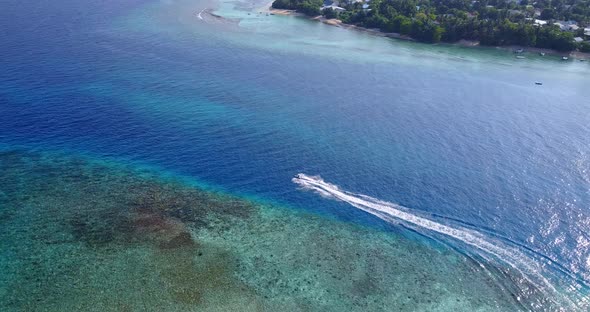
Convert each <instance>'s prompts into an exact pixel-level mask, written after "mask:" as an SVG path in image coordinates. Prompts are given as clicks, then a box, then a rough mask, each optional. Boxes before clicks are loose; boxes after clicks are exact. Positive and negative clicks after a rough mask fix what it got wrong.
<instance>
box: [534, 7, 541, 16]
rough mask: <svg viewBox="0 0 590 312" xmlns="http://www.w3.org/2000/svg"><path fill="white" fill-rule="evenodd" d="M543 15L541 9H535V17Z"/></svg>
mask: <svg viewBox="0 0 590 312" xmlns="http://www.w3.org/2000/svg"><path fill="white" fill-rule="evenodd" d="M537 16H541V9H535V17H537Z"/></svg>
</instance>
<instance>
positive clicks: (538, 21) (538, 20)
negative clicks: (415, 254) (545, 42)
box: [535, 19, 547, 26]
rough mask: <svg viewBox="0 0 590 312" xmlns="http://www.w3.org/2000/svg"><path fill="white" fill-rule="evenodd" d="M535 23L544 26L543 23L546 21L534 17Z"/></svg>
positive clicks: (545, 23)
mask: <svg viewBox="0 0 590 312" xmlns="http://www.w3.org/2000/svg"><path fill="white" fill-rule="evenodd" d="M535 25H538V26H545V25H547V21H544V20H540V19H536V20H535Z"/></svg>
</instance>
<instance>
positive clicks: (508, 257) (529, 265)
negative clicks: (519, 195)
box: [292, 173, 556, 292]
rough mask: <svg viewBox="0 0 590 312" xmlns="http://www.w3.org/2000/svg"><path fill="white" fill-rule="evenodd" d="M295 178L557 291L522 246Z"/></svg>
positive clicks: (318, 181)
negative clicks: (477, 252)
mask: <svg viewBox="0 0 590 312" xmlns="http://www.w3.org/2000/svg"><path fill="white" fill-rule="evenodd" d="M292 181H293V182H294V183H296V184H298V185H299V186H301V187H302V188H303V189H307V190H312V191H315V192H317V193H318V194H320V195H322V196H324V197H328V198H333V199H336V200H340V201H343V202H346V203H348V204H350V205H352V206H354V207H356V208H358V209H361V210H363V211H365V212H368V213H370V214H372V215H374V216H376V217H378V218H380V219H382V220H384V221H386V222H390V223H401V224H403V225H405V226H408V227H410V228H412V229H414V230H416V231H418V232H422V233H424V230H428V231H434V232H436V233H439V234H443V235H445V236H449V237H452V238H454V239H456V240H458V241H460V242H462V243H465V244H468V245H470V246H472V247H474V248H476V249H478V250H480V251H483V253H480V254H481V256H483V257H485V258H487V256H490V255H491V256H494V257H496V258H497V259H498V260H500V261H503V262H505V263H507V264H508V265H510V266H511V267H513V268H514V269H516V270H518V271H519V272H521V274H523V276H525V277H526V278H527V279H528V280H529V282H531V283H534V284H536V286H537V287H539V288H541V289H544V290H545V291H547V290H549V291H552V292H554V291H556V290H555V288H554V287H553V285H552V284H551V283H550V282H549V281H548V280H547V279H546V278H545V277H543V275H542V274H541V272H542V270H543V264H542V263H540V262H538V261H536V260H534V259H532V258H531V257H529V256H527V255H526V254H525V253H524V252H522V251H520V250H518V248H516V247H514V246H510V245H508V244H507V243H505V242H502V241H498V240H494V239H493V238H490V237H487V236H485V235H484V234H482V233H479V232H477V231H474V230H472V229H468V228H462V227H458V226H449V225H445V224H441V223H439V222H436V221H433V220H430V219H428V218H425V217H421V216H418V215H416V214H413V213H411V212H409V211H410V209H409V208H406V207H402V206H400V205H397V204H394V203H390V202H386V201H382V200H379V199H376V198H373V197H371V196H367V195H363V194H355V193H352V192H348V191H345V190H341V189H340V188H339V187H338V186H336V185H334V184H331V183H328V182H325V181H324V180H323V179H322V178H321V177H319V176H309V175H305V174H302V173H300V174H298V175H296V176H295V177H294V178H293V179H292ZM531 277H534V280H531ZM540 284H541V285H540Z"/></svg>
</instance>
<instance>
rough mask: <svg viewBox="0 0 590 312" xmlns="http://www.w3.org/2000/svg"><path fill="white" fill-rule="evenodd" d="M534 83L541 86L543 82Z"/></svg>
mask: <svg viewBox="0 0 590 312" xmlns="http://www.w3.org/2000/svg"><path fill="white" fill-rule="evenodd" d="M535 84H536V85H537V86H542V85H543V83H542V82H539V81H535Z"/></svg>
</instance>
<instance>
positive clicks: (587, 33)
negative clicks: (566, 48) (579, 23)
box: [584, 27, 590, 36]
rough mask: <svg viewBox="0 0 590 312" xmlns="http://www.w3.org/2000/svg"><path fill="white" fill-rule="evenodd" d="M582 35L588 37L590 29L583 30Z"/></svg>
mask: <svg viewBox="0 0 590 312" xmlns="http://www.w3.org/2000/svg"><path fill="white" fill-rule="evenodd" d="M584 35H586V36H590V27H586V28H584Z"/></svg>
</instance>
